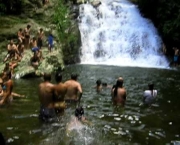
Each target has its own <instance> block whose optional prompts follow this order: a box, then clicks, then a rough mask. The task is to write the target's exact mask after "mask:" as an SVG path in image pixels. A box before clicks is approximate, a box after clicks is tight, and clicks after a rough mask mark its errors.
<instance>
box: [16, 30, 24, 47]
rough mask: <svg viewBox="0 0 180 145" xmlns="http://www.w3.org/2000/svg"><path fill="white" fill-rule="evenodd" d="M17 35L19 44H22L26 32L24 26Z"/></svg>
mask: <svg viewBox="0 0 180 145" xmlns="http://www.w3.org/2000/svg"><path fill="white" fill-rule="evenodd" d="M17 36H18V41H19V44H22V43H23V42H24V34H23V29H22V28H20V29H19V31H18V32H17Z"/></svg>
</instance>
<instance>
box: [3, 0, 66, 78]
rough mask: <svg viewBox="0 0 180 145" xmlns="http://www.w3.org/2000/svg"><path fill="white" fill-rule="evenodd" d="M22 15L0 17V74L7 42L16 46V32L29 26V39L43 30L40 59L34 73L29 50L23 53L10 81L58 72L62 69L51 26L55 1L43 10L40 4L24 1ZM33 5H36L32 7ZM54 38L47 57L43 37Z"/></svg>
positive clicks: (57, 44)
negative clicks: (12, 42)
mask: <svg viewBox="0 0 180 145" xmlns="http://www.w3.org/2000/svg"><path fill="white" fill-rule="evenodd" d="M25 2H26V4H25V8H27V9H25V12H24V13H22V14H21V15H18V16H12V15H11V16H10V15H8V16H1V17H0V24H1V27H0V50H1V54H0V58H1V62H0V72H2V70H3V68H4V67H5V64H4V63H3V59H4V57H5V56H6V54H7V49H6V48H7V44H8V43H9V40H10V39H13V40H14V42H15V43H17V32H18V30H19V29H20V28H22V29H24V28H25V27H26V26H27V24H30V25H31V38H32V37H34V36H36V35H37V32H38V30H39V29H40V28H43V30H44V33H45V36H44V39H43V48H42V53H43V57H44V59H43V60H42V61H41V62H40V65H39V67H38V68H37V69H34V68H33V67H32V66H31V65H30V58H31V57H32V56H33V52H32V51H31V49H29V50H25V52H24V56H23V58H22V60H21V61H20V62H18V66H17V67H16V68H15V71H14V77H15V78H16V79H18V78H21V77H26V76H29V75H35V76H39V75H41V74H42V73H44V72H47V71H48V72H52V71H54V70H56V69H58V68H63V67H64V62H63V56H62V51H61V49H62V48H61V45H60V43H59V41H58V34H57V32H56V25H55V24H53V12H54V5H55V2H56V0H51V1H50V2H49V3H48V4H47V5H45V6H43V5H42V3H41V2H42V1H41V0H37V1H32V0H27V1H25ZM35 2H36V3H35ZM50 31H51V32H52V34H53V36H54V48H53V49H54V50H53V51H52V52H51V53H49V52H48V49H47V36H48V34H49V32H50Z"/></svg>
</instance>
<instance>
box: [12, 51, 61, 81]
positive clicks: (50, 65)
mask: <svg viewBox="0 0 180 145" xmlns="http://www.w3.org/2000/svg"><path fill="white" fill-rule="evenodd" d="M42 53H43V57H44V59H43V60H41V62H40V65H39V66H38V68H34V67H32V66H31V65H30V58H31V57H32V56H33V53H32V51H30V50H26V51H25V55H24V57H23V59H22V60H21V62H19V63H18V66H17V67H16V68H15V74H14V77H15V79H18V78H23V77H28V76H41V75H42V74H43V73H44V72H49V73H51V72H53V71H56V70H57V69H59V68H61V69H63V68H64V65H63V60H62V55H61V54H62V53H61V52H60V49H55V50H53V51H52V52H49V51H48V50H47V48H42Z"/></svg>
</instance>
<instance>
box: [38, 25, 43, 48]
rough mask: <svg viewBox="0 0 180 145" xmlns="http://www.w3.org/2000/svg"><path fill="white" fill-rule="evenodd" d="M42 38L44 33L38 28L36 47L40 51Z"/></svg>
mask: <svg viewBox="0 0 180 145" xmlns="http://www.w3.org/2000/svg"><path fill="white" fill-rule="evenodd" d="M43 36H44V32H43V29H42V28H40V29H39V31H38V40H37V46H38V48H39V49H41V47H42V45H43V44H42V40H43Z"/></svg>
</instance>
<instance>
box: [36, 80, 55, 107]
mask: <svg viewBox="0 0 180 145" xmlns="http://www.w3.org/2000/svg"><path fill="white" fill-rule="evenodd" d="M53 91H54V85H53V84H51V83H50V82H43V83H41V84H40V85H39V101H40V103H41V105H42V106H43V107H47V108H53V107H54V102H53Z"/></svg>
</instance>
